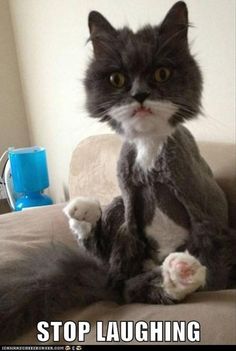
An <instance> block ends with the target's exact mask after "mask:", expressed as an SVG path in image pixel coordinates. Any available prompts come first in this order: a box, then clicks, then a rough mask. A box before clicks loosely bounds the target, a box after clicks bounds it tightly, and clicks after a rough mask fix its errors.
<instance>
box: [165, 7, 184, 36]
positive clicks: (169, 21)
mask: <svg viewBox="0 0 236 351" xmlns="http://www.w3.org/2000/svg"><path fill="white" fill-rule="evenodd" d="M188 26H189V23H188V9H187V6H186V4H185V2H183V1H178V2H176V3H175V4H174V5H173V6H172V7H171V9H170V10H169V12H168V13H167V15H166V17H165V19H164V21H163V22H162V23H161V27H160V32H161V33H162V32H163V33H165V35H167V36H169V37H171V36H173V35H175V34H176V35H179V36H180V37H182V38H183V37H185V38H187V31H188Z"/></svg>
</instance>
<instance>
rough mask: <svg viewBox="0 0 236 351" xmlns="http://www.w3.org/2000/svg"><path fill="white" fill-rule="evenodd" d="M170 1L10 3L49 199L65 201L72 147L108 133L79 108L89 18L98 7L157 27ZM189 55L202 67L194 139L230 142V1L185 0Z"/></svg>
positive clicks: (117, 18) (115, 18) (117, 20)
mask: <svg viewBox="0 0 236 351" xmlns="http://www.w3.org/2000/svg"><path fill="white" fill-rule="evenodd" d="M174 2H175V1H172V0H119V1H110V0H40V1H38V0H10V7H11V14H12V21H13V25H14V31H15V39H16V44H17V52H18V59H19V65H20V71H21V78H22V84H23V91H24V99H25V103H26V108H27V115H28V123H29V128H30V133H31V138H32V141H33V143H34V144H38V145H39V144H40V145H43V146H45V147H46V148H47V152H48V161H49V170H50V178H51V192H52V195H53V196H54V199H56V200H57V201H61V200H63V199H64V192H63V187H65V186H66V184H67V177H68V166H69V161H70V156H71V153H72V150H73V149H74V147H75V146H76V144H77V143H78V142H79V141H80V140H81V139H83V138H85V137H86V136H89V135H91V134H96V133H106V132H108V131H109V130H108V129H107V128H106V127H105V126H104V125H103V124H101V125H100V124H98V123H97V122H96V121H94V120H93V119H89V118H87V116H86V113H85V111H84V107H83V104H84V92H83V88H82V83H81V79H82V78H83V75H84V70H85V67H86V62H87V58H88V56H89V54H90V46H89V45H87V46H86V45H85V42H86V39H87V38H88V29H87V16H88V12H89V11H90V10H92V9H96V10H99V11H101V12H102V13H103V14H104V15H105V16H107V18H108V19H110V20H111V21H112V23H113V24H114V25H115V26H122V25H123V24H129V25H130V26H131V27H132V28H133V29H136V28H138V27H139V26H140V25H142V24H144V23H149V22H150V23H151V24H157V23H159V22H160V21H161V20H162V19H163V16H164V15H165V13H166V12H167V10H168V9H169V7H170V6H171V5H172V4H173V3H174ZM186 2H187V4H188V6H189V12H190V21H191V22H193V23H194V24H195V26H196V27H195V28H194V29H191V30H190V35H191V38H192V39H194V45H193V52H195V53H196V54H197V57H198V60H199V62H200V65H201V67H202V69H203V72H204V77H205V89H204V101H203V104H204V108H205V111H206V115H207V117H206V118H203V117H201V118H200V119H199V120H198V121H197V122H191V123H189V126H190V128H191V130H192V132H193V133H194V135H195V136H196V138H197V139H198V140H204V141H205V140H209V141H220V142H226V143H232V142H234V141H235V134H234V133H235V110H234V83H235V82H234V77H235V75H234V73H235V69H234V39H235V38H234V0H224V1H222V0H188V1H186Z"/></svg>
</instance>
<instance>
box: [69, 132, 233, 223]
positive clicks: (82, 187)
mask: <svg viewBox="0 0 236 351" xmlns="http://www.w3.org/2000/svg"><path fill="white" fill-rule="evenodd" d="M121 143H122V141H121V139H120V138H119V137H118V136H117V135H115V134H102V135H96V136H91V137H88V138H86V139H84V140H83V141H81V142H80V143H79V144H78V146H77V147H76V149H75V150H74V152H73V154H72V158H71V163H70V173H69V195H70V198H74V197H76V196H95V197H97V198H98V199H99V200H100V202H101V204H102V205H106V204H108V203H109V202H110V201H111V200H112V198H113V197H114V196H117V195H119V194H120V190H119V187H118V183H117V177H116V163H117V159H118V155H119V152H120V148H121ZM199 148H200V150H201V154H202V156H203V157H204V158H205V159H206V161H207V162H208V164H209V166H210V167H211V169H212V171H213V173H214V175H215V177H216V179H217V181H218V183H219V185H220V186H221V187H222V188H223V190H224V191H225V193H226V195H227V198H228V202H229V205H230V206H229V210H230V213H229V214H230V221H231V225H232V226H233V227H234V228H236V148H235V145H232V144H219V143H218V144H216V143H199Z"/></svg>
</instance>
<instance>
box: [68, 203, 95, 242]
mask: <svg viewBox="0 0 236 351" xmlns="http://www.w3.org/2000/svg"><path fill="white" fill-rule="evenodd" d="M63 212H64V213H65V215H66V216H67V217H68V219H69V226H70V229H71V231H72V233H73V234H74V235H75V237H76V239H77V241H78V243H79V244H81V243H82V244H83V242H84V240H86V239H88V238H89V237H91V235H92V234H93V232H94V230H95V228H96V225H97V223H98V221H99V220H100V218H101V215H102V210H101V206H100V203H99V201H98V200H97V199H95V198H87V197H76V198H75V199H73V200H71V201H70V202H69V203H68V204H67V205H66V207H65V208H64V209H63Z"/></svg>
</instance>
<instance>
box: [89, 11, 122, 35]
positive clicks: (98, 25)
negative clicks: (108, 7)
mask: <svg viewBox="0 0 236 351" xmlns="http://www.w3.org/2000/svg"><path fill="white" fill-rule="evenodd" d="M88 26H89V30H90V34H94V33H96V32H101V31H105V32H115V29H114V28H113V27H112V25H111V24H110V23H109V22H108V21H107V19H106V18H105V17H104V16H103V15H102V14H101V13H100V12H98V11H91V12H90V13H89V16H88Z"/></svg>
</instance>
